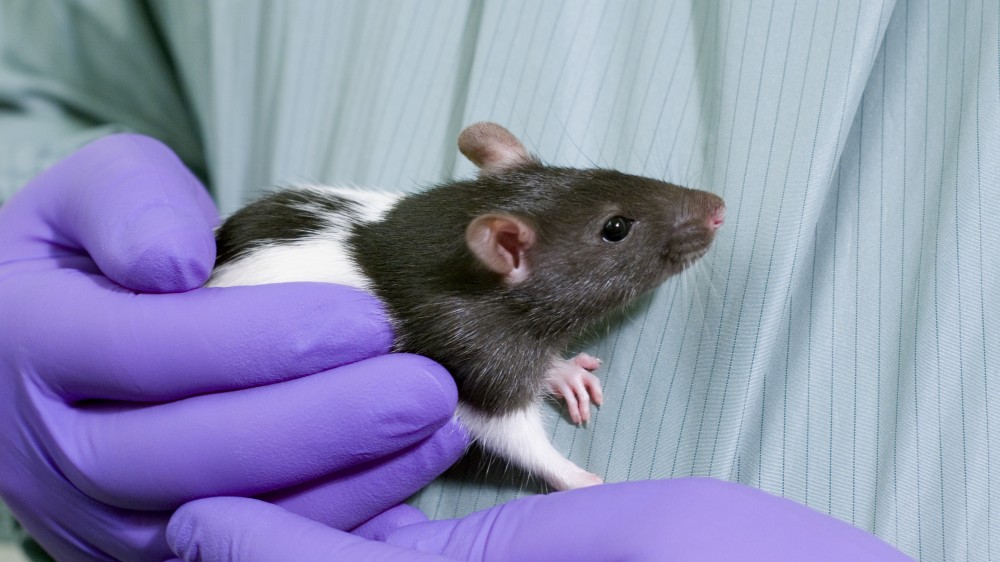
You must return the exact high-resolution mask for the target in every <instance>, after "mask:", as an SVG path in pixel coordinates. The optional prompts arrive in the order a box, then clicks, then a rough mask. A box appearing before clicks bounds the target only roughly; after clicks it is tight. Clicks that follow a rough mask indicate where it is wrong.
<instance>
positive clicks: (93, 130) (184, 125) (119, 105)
mask: <svg viewBox="0 0 1000 562" xmlns="http://www.w3.org/2000/svg"><path fill="white" fill-rule="evenodd" d="M120 131H133V132H138V133H143V134H147V135H150V136H153V137H156V138H158V139H160V140H162V141H164V142H165V143H167V144H168V145H170V147H171V148H173V149H174V150H175V151H176V152H177V153H178V154H179V155H180V156H181V158H182V159H184V161H185V162H186V163H187V164H188V165H189V166H190V167H192V168H193V169H194V170H195V171H196V172H198V173H200V174H201V175H204V174H203V173H202V172H203V169H204V161H203V158H202V156H201V152H202V151H201V143H200V140H199V136H198V134H197V130H196V127H195V126H194V121H193V119H192V115H191V113H190V111H189V110H188V107H187V104H186V103H185V96H184V93H183V91H182V88H180V86H179V84H178V82H177V80H176V75H175V73H174V72H173V66H172V61H171V59H170V57H169V55H168V54H167V52H166V51H165V50H164V49H163V46H162V40H161V37H160V35H159V32H158V30H157V28H156V25H155V23H154V19H153V18H152V17H151V16H150V12H149V9H148V7H147V6H146V4H145V2H134V1H130V0H107V1H103V2H96V3H95V2H71V1H67V0H62V1H61V0H40V1H36V0H8V1H5V2H3V3H0V154H2V155H3V157H2V158H0V201H3V200H4V199H6V198H7V197H8V196H10V194H11V193H13V192H14V191H15V190H17V189H19V188H20V187H21V186H22V185H23V184H24V183H25V182H26V181H27V180H29V179H30V178H31V177H33V176H34V175H36V174H37V173H38V172H40V171H41V170H42V169H44V168H46V167H47V166H49V165H51V164H52V163H53V162H55V161H57V160H59V158H60V157H62V156H64V155H66V154H68V153H69V152H71V151H72V150H74V149H75V148H77V147H79V146H81V145H83V144H85V143H87V142H89V141H91V140H93V139H95V138H97V137H100V136H103V135H107V134H110V133H114V132H120Z"/></svg>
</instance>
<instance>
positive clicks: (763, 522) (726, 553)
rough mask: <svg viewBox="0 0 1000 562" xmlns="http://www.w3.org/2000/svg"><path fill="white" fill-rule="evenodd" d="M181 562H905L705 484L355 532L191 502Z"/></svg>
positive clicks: (874, 545)
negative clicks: (413, 561) (531, 561)
mask: <svg viewBox="0 0 1000 562" xmlns="http://www.w3.org/2000/svg"><path fill="white" fill-rule="evenodd" d="M167 536H168V540H169V541H170V544H171V547H172V548H173V549H174V551H175V552H176V553H177V554H178V555H179V556H181V558H183V559H184V560H189V561H194V560H199V561H204V562H223V561H226V562H230V561H231V562H272V561H280V560H296V561H298V562H320V561H329V560H475V561H479V560H483V561H490V560H497V561H507V560H553V561H558V560H573V561H574V562H584V561H587V560H593V561H595V562H604V561H607V560H628V561H640V560H650V561H653V560H655V561H668V560H692V561H698V562H711V561H716V560H718V561H726V562H729V561H732V560H741V561H753V560H760V561H767V562H779V561H783V560H787V561H795V562H800V561H802V560H809V561H826V560H831V561H832V560H841V561H850V562H853V561H856V560H872V561H874V560H879V561H903V560H910V559H909V558H907V557H906V556H904V555H903V554H901V553H900V552H898V551H897V550H895V549H893V548H892V547H890V546H889V545H887V544H886V543H884V542H882V541H881V540H879V539H878V538H876V537H874V536H872V535H870V534H868V533H865V532H864V531H861V530H860V529H857V528H855V527H852V526H850V525H848V524H847V523H844V522H841V521H838V520H836V519H833V518H831V517H828V516H826V515H823V514H821V513H819V512H816V511H813V510H811V509H809V508H807V507H804V506H802V505H799V504H797V503H795V502H792V501H790V500H786V499H782V498H779V497H776V496H772V495H769V494H766V493H764V492H761V491H759V490H755V489H753V488H749V487H746V486H742V485H739V484H733V483H729V482H724V481H719V480H710V479H697V478H688V479H677V480H646V481H640V482H624V483H619V484H605V485H601V486H592V487H589V488H581V489H578V490H571V491H567V492H558V493H554V494H549V495H545V496H532V497H527V498H522V499H519V500H515V501H511V502H509V503H507V504H504V505H501V506H498V507H495V508H493V509H488V510H486V511H481V512H478V513H474V514H472V515H470V516H468V517H465V518H463V519H455V520H448V521H427V520H426V518H424V517H423V515H422V514H421V513H420V512H419V511H417V510H416V509H415V508H412V507H409V506H400V507H398V508H396V509H393V510H390V511H389V512H387V513H386V514H384V515H383V516H382V517H379V518H377V519H375V520H372V521H371V522H369V523H368V524H366V525H365V526H363V527H361V528H360V529H358V530H357V531H356V533H355V534H349V533H344V532H342V531H337V530H335V529H330V528H327V527H324V526H322V525H320V524H319V523H316V522H315V521H311V520H308V519H304V518H302V517H299V516H297V515H293V514H291V513H289V512H288V511H285V510H283V509H281V508H279V507H277V506H274V505H269V504H265V503H262V502H257V501H256V500H250V499H246V498H209V499H203V500H197V501H194V502H191V503H189V504H187V505H185V506H183V507H181V508H180V509H179V510H177V513H176V514H175V515H174V517H173V519H172V520H171V522H170V527H169V528H168V531H167Z"/></svg>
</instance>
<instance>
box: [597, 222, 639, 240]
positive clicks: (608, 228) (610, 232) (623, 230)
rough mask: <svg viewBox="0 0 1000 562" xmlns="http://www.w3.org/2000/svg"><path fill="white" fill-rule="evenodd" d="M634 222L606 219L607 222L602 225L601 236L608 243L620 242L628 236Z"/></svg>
mask: <svg viewBox="0 0 1000 562" xmlns="http://www.w3.org/2000/svg"><path fill="white" fill-rule="evenodd" d="M634 222H635V221H634V220H632V219H627V218H625V217H620V216H615V217H611V218H610V219H608V222H606V223H604V229H603V230H601V236H602V237H603V238H604V239H605V240H607V241H608V242H621V241H622V240H624V239H625V237H627V236H628V232H629V230H632V223H634Z"/></svg>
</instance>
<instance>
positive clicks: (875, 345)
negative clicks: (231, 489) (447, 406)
mask: <svg viewBox="0 0 1000 562" xmlns="http://www.w3.org/2000/svg"><path fill="white" fill-rule="evenodd" d="M53 14H57V15H58V17H54V16H53ZM0 26H2V27H0V41H2V42H3V52H2V58H0V190H4V191H5V192H8V193H9V192H10V191H12V190H13V189H16V188H17V187H18V186H19V185H21V184H22V183H23V181H24V180H25V179H26V178H27V177H30V175H31V174H32V173H34V172H35V171H37V170H38V169H40V168H41V167H43V166H44V165H46V164H47V163H49V162H51V161H53V160H54V159H56V158H58V156H59V155H61V154H64V153H65V152H66V151H68V150H69V149H70V148H71V147H72V146H75V145H77V144H79V143H81V142H83V141H84V140H86V139H89V138H93V137H94V136H97V135H100V134H106V133H107V132H108V131H109V130H117V129H130V130H136V131H141V132H145V133H147V134H151V135H154V136H157V137H160V138H163V139H164V140H166V141H167V142H169V143H170V144H171V145H172V146H174V148H175V149H177V150H178V151H180V153H181V154H182V156H184V157H185V159H186V160H187V161H188V162H190V163H191V165H192V166H193V167H194V168H195V169H197V170H199V171H200V172H203V173H204V174H205V177H206V179H207V180H208V183H209V184H210V186H211V188H212V190H213V193H214V194H215V196H216V198H217V201H218V202H219V204H220V207H221V209H222V210H223V212H224V213H228V212H231V211H233V210H234V209H236V208H237V207H238V206H239V205H240V204H241V203H242V202H244V201H246V200H247V199H248V198H250V197H252V196H253V195H255V194H257V193H259V192H260V191H262V190H264V189H266V188H267V187H268V186H271V185H273V184H276V183H288V182H295V181H302V180H309V181H324V182H350V183H355V184H359V185H371V186H378V187H383V188H391V189H401V190H416V189H420V188H421V187H422V186H426V185H428V184H431V183H434V182H438V181H441V180H444V179H447V178H450V177H457V176H466V175H469V174H471V173H472V171H473V169H472V167H471V165H469V164H468V163H467V162H465V161H463V160H462V159H461V158H459V157H458V154H457V151H456V150H455V148H454V139H455V137H456V135H457V133H458V131H459V130H460V129H461V128H462V126H463V125H465V124H468V123H471V122H473V121H477V120H483V119H489V120H493V121H497V122H500V123H503V124H505V125H506V126H508V127H509V128H510V129H511V130H512V131H514V132H515V134H517V135H519V136H520V137H521V138H522V139H523V140H525V142H526V144H527V145H528V147H529V148H530V149H531V150H533V151H534V152H536V153H537V154H539V155H540V156H541V157H542V158H543V159H544V160H546V161H547V162H550V163H556V164H561V165H573V166H593V165H597V166H608V167H614V168H618V169H621V170H623V171H628V172H634V173H640V174H645V175H650V176H654V177H658V178H665V179H668V180H671V181H674V182H677V183H682V184H685V185H690V186H693V187H699V188H703V189H707V190H710V191H713V192H716V193H718V194H720V195H722V196H723V197H724V198H725V199H726V201H727V203H728V206H729V215H728V218H727V223H726V225H725V227H724V228H723V229H722V231H721V232H720V237H719V239H718V241H717V243H716V245H715V247H714V249H713V250H712V251H711V252H710V253H709V254H708V255H707V256H706V257H705V258H704V260H703V261H702V262H701V264H700V265H699V266H698V267H696V268H695V269H693V270H692V271H689V272H687V273H686V274H684V275H682V276H681V277H679V278H676V279H674V280H672V281H670V282H668V283H667V284H666V285H665V286H664V287H662V288H661V289H660V290H659V291H657V292H656V293H655V294H653V295H652V296H651V297H649V298H648V299H646V300H644V301H643V302H642V303H641V305H640V306H638V307H636V309H635V310H633V311H631V313H630V314H627V315H624V316H621V317H617V318H616V319H614V320H613V321H612V322H610V323H609V325H608V326H607V327H606V328H605V329H602V330H600V331H599V333H597V334H595V335H594V337H593V338H591V339H589V340H587V341H585V342H581V344H580V347H581V349H586V350H587V351H589V352H591V353H592V354H594V355H597V356H599V357H602V358H603V359H604V360H605V363H604V367H602V370H601V373H600V374H601V376H602V378H603V380H604V383H605V394H606V403H605V405H604V406H603V407H602V408H601V410H600V411H599V413H598V414H597V416H596V419H595V420H593V422H592V423H591V424H590V425H589V427H586V428H582V429H580V428H575V427H573V426H572V425H571V424H569V423H568V422H567V421H566V420H565V419H561V418H559V417H558V413H557V412H558V409H557V408H553V409H552V412H551V415H552V418H553V419H552V422H553V430H552V435H553V439H554V441H555V443H556V446H557V447H558V448H559V449H561V450H563V451H565V452H567V453H568V454H569V456H570V457H571V458H572V459H573V460H575V461H577V462H578V463H579V464H581V465H583V466H586V467H587V468H589V469H590V470H592V471H595V472H598V473H600V474H603V475H605V476H606V477H607V479H608V480H610V481H620V480H628V479H644V478H669V477H680V476H688V475H704V476H713V477H717V478H722V479H728V480H735V481H740V482H744V483H746V484H749V485H752V486H756V487H759V488H761V489H764V490H767V491H770V492H773V493H776V494H780V495H783V496H786V497H789V498H792V499H794V500H797V501H799V502H802V503H805V504H808V505H810V506H812V507H813V508H815V509H818V510H820V511H822V512H826V513H830V514H832V515H833V516H835V517H838V518H840V519H843V520H845V521H848V522H851V523H853V524H854V525H857V526H858V527H861V528H863V529H867V530H870V531H872V532H874V533H876V534H878V535H879V536H881V537H883V538H884V539H886V540H887V541H889V542H891V543H893V544H895V545H897V546H898V547H899V548H901V549H902V550H904V551H905V552H907V553H909V554H911V555H913V556H915V557H918V558H919V559H921V560H934V561H936V560H998V559H1000V470H992V471H991V465H992V464H994V463H1000V401H998V399H1000V266H998V264H997V259H998V255H1000V227H998V226H997V223H996V221H997V214H996V209H1000V186H998V185H1000V158H998V154H1000V2H998V0H981V1H976V0H969V1H961V0H951V1H943V0H914V1H908V0H897V1H895V2H893V1H892V0H886V1H884V2H871V1H869V2H863V1H861V0H835V1H816V2H801V1H799V2H796V1H794V0H747V1H736V2H730V1H721V0H720V1H714V2H683V1H676V0H674V1H658V0H648V1H630V2H611V1H604V0H579V1H569V0H566V1H562V2H533V1H528V0H523V1H516V0H509V1H499V0H497V1H482V0H481V1H468V2H454V1H447V0H441V1H424V2H419V3H418V2H406V1H394V2H388V1H382V2H362V1H358V2H332V1H325V0H317V1H314V2H307V1H295V2H281V3H278V2H267V1H264V0H214V1H213V2H201V1H196V0H190V1H177V0H172V1H167V0H163V1H155V0H150V1H149V2H148V3H147V4H139V3H135V2H131V1H126V0H117V1H116V0H106V1H104V2H100V3H76V2H73V3H70V2H67V3H60V2H54V1H52V2H40V1H38V0H6V1H5V2H3V3H2V4H0ZM535 491H536V487H535V486H534V485H533V484H532V483H528V482H525V481H524V480H523V479H521V478H520V477H518V476H515V475H513V474H510V473H509V471H505V470H504V468H503V467H501V466H497V465H493V466H489V467H487V466H486V465H481V464H475V463H470V462H464V463H462V464H460V465H459V466H458V467H456V468H455V469H453V470H452V471H451V472H449V474H447V475H445V476H444V477H442V478H441V479H440V480H439V481H437V482H435V483H434V484H433V485H431V486H430V487H429V488H427V489H426V490H424V491H423V492H421V493H419V494H418V495H417V496H416V497H415V498H414V500H413V501H414V503H415V505H417V506H419V507H420V508H422V509H423V510H424V511H425V512H427V513H428V514H429V515H430V516H432V517H436V518H446V517H456V516H461V515H463V514H466V513H469V512H471V511H474V510H478V509H482V508H486V507H490V506H493V505H495V504H498V503H501V502H503V501H506V500H508V499H510V498H513V497H517V496H519V495H524V494H528V493H534V492H535Z"/></svg>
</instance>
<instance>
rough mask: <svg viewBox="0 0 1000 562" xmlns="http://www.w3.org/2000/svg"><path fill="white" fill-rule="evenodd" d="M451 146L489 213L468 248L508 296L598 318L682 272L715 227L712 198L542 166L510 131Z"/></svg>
mask: <svg viewBox="0 0 1000 562" xmlns="http://www.w3.org/2000/svg"><path fill="white" fill-rule="evenodd" d="M459 148H460V149H461V151H462V153H463V154H465V155H466V156H467V157H468V158H469V159H470V160H472V161H473V162H474V163H475V164H476V165H478V166H479V167H480V169H481V175H480V184H481V185H480V189H483V190H488V191H490V192H491V193H492V194H493V195H494V196H498V197H495V200H496V201H500V203H499V204H496V205H495V208H493V209H491V210H489V211H486V212H483V213H480V214H478V216H476V217H475V218H474V219H473V220H472V221H471V223H470V224H469V226H468V228H467V230H466V243H467V245H468V247H469V249H470V250H471V251H472V254H473V255H474V256H475V257H476V258H478V260H479V261H480V262H481V263H482V265H484V266H485V267H486V268H487V269H489V270H491V271H493V272H494V273H496V274H499V275H500V276H502V279H503V282H504V284H505V285H506V286H507V287H509V288H511V289H512V290H513V291H514V292H518V293H528V294H537V295H539V296H540V297H541V299H542V300H546V301H549V300H551V301H552V302H560V303H562V304H563V305H565V306H569V307H572V308H573V309H574V310H577V311H579V312H594V313H603V312H607V311H609V310H610V309H612V308H614V307H616V306H620V305H623V304H626V303H627V302H629V301H630V300H632V299H633V298H635V297H636V296H638V295H640V294H642V293H645V292H647V291H649V290H651V289H653V288H655V287H656V286H658V285H660V284H661V283H662V282H663V281H665V280H666V279H667V278H668V277H670V276H671V275H674V274H676V273H679V272H681V271H682V270H684V269H685V268H686V267H687V266H689V265H690V264H692V263H693V262H694V261H696V260H697V259H698V258H700V257H701V256H702V255H704V253H705V252H706V251H707V250H708V248H709V246H710V245H711V243H712V240H713V239H714V238H715V232H716V230H717V229H718V228H719V227H720V226H721V225H722V222H723V218H724V216H725V205H724V203H723V201H722V199H720V198H719V197H718V196H716V195H713V194H711V193H708V192H704V191H698V190H694V189H687V188H683V187H680V186H677V185H673V184H670V183H666V182H662V181H659V180H655V179H651V178H645V177H640V176H633V175H629V174H623V173H620V172H616V171H613V170H604V169H589V170H578V169H571V168H556V167H548V166H543V165H542V164H541V163H540V162H539V161H538V160H537V159H535V158H534V157H532V156H531V155H529V154H528V152H527V150H525V148H524V146H523V145H522V144H521V142H520V141H518V140H517V138H515V137H514V136H513V135H512V134H511V133H510V132H509V131H507V130H506V129H504V128H503V127H501V126H499V125H496V124H493V123H478V124H475V125H471V126H469V127H468V128H466V129H465V130H464V131H463V132H462V134H461V136H460V137H459Z"/></svg>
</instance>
